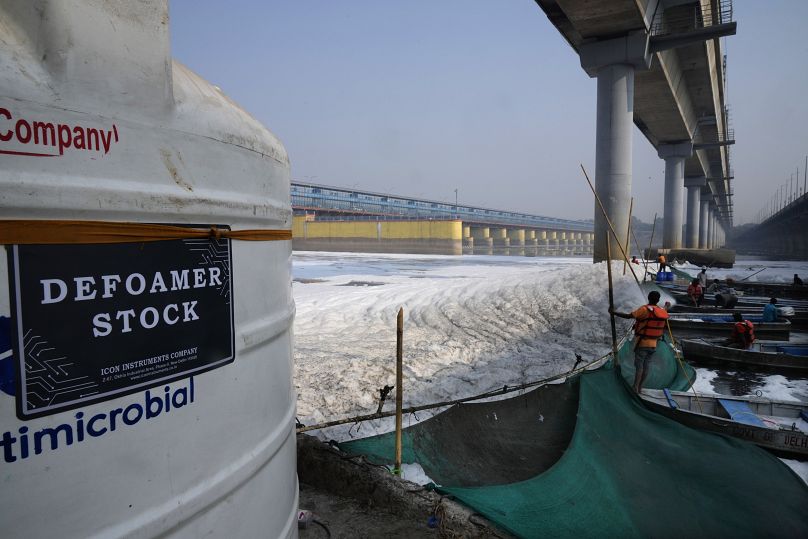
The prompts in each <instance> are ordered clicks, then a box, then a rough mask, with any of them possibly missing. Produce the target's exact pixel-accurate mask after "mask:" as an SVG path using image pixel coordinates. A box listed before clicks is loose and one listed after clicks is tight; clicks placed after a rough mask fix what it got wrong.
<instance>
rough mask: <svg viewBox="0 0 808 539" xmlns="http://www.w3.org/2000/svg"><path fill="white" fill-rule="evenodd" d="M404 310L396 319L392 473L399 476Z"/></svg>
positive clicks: (402, 395) (402, 394) (402, 401)
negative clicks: (394, 435) (394, 436)
mask: <svg viewBox="0 0 808 539" xmlns="http://www.w3.org/2000/svg"><path fill="white" fill-rule="evenodd" d="M403 358H404V308H403V307H402V308H400V309H399V310H398V317H397V318H396V463H395V468H394V469H393V473H394V474H396V475H401V427H402V420H401V419H402V418H401V413H402V409H403V408H404V386H403V383H402V382H403V379H404V368H403V363H404V359H403Z"/></svg>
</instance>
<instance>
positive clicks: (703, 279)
mask: <svg viewBox="0 0 808 539" xmlns="http://www.w3.org/2000/svg"><path fill="white" fill-rule="evenodd" d="M696 277H697V278H698V279H699V284H700V285H701V289H702V291H704V289H705V288H707V266H702V267H701V271H700V272H699V274H698V275H697V276H696Z"/></svg>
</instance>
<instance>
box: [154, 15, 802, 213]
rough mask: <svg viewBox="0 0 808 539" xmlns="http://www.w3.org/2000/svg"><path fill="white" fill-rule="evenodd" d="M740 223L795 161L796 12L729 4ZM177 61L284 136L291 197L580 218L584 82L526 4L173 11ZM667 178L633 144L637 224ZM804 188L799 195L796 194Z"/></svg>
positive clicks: (562, 45) (586, 154)
mask: <svg viewBox="0 0 808 539" xmlns="http://www.w3.org/2000/svg"><path fill="white" fill-rule="evenodd" d="M734 5H735V19H736V20H737V21H738V34H737V35H736V36H732V37H729V38H727V39H726V40H725V43H726V46H727V49H726V51H727V52H728V54H729V57H728V67H727V73H728V80H729V89H728V97H729V100H728V103H729V104H730V106H731V108H732V113H733V123H734V127H735V136H736V139H737V141H738V142H737V144H736V145H735V146H734V147H733V149H732V156H733V166H734V169H735V177H736V179H735V193H736V195H735V203H736V208H735V216H736V217H735V219H736V224H739V223H742V222H745V221H748V220H752V219H755V218H756V216H757V212H758V209H759V208H760V207H761V206H763V204H764V202H765V200H767V199H768V198H769V197H770V196H771V194H772V193H773V192H774V191H775V190H776V189H777V187H778V186H779V185H781V184H782V183H784V182H786V181H788V180H789V176H790V175H791V174H793V173H796V168H797V167H799V168H800V177H801V178H802V175H803V168H804V159H805V156H806V154H808V40H806V38H805V35H806V23H808V1H806V0H766V1H765V2H761V1H757V0H736V1H735V2H734ZM170 6H171V31H172V47H173V55H174V57H175V58H176V59H177V60H179V61H180V62H182V63H184V64H186V65H187V66H189V67H190V68H191V69H193V70H194V71H196V72H197V73H199V74H200V75H202V76H203V77H205V78H206V79H208V80H209V81H211V82H212V83H214V84H216V85H218V86H220V87H221V88H222V90H223V91H224V92H225V93H226V94H228V95H229V96H230V97H231V98H233V99H234V100H235V101H236V102H238V103H239V104H240V105H241V106H242V107H244V108H245V109H246V110H247V111H249V112H250V113H251V114H252V115H253V116H255V117H256V118H257V119H259V120H260V121H262V122H263V123H264V124H265V125H266V126H267V127H268V128H269V129H270V130H271V131H273V132H274V133H275V134H276V135H278V136H279V137H280V139H281V140H282V141H283V143H284V145H285V146H286V149H287V150H288V152H289V155H290V158H291V161H292V177H293V178H294V179H298V180H304V181H313V182H317V183H323V184H330V185H339V186H346V187H355V188H358V189H368V190H374V191H383V192H391V193H398V194H402V195H410V196H418V197H424V198H434V199H438V200H446V201H454V189H455V188H457V189H458V190H459V198H460V201H461V203H464V204H472V205H482V206H490V207H495V208H502V209H512V210H517V211H524V212H529V213H536V214H542V215H549V216H554V217H567V218H591V217H592V214H593V209H594V204H593V201H592V195H591V193H590V191H589V188H588V187H587V185H586V182H585V180H584V179H583V177H582V175H581V172H580V169H579V166H578V164H579V163H581V162H582V163H583V164H584V166H586V167H587V169H588V170H589V171H590V174H592V175H593V174H594V162H595V98H596V96H595V93H596V81H595V79H590V78H589V77H588V76H587V75H586V74H585V73H584V72H583V70H582V69H581V67H580V65H579V62H578V57H577V55H576V54H575V53H574V51H573V50H572V48H571V47H570V46H569V45H568V44H567V43H566V41H564V39H563V38H562V37H561V35H560V34H559V33H558V31H557V30H556V29H555V28H554V27H553V26H552V25H551V24H550V23H549V21H548V20H547V17H546V16H545V15H544V12H543V11H541V9H540V8H539V7H538V6H537V5H536V4H535V2H533V0H462V1H461V0H399V1H392V0H341V1H335V0H278V1H271V2H268V1H246V0H231V1H229V2H221V1H217V2H213V1H191V0H174V1H172V2H171V4H170ZM663 179H664V162H663V161H662V160H660V159H659V158H658V157H657V156H656V152H655V151H654V150H653V148H652V147H651V145H650V143H648V141H646V140H645V138H644V137H643V136H642V135H641V134H640V133H639V131H638V130H637V129H636V128H635V136H634V180H633V192H634V196H635V215H637V216H638V217H640V218H641V219H643V220H645V221H650V220H651V219H652V217H653V214H654V213H655V212H658V213H659V214H660V215H661V214H662V202H663V195H662V192H663ZM800 185H802V180H801V181H800Z"/></svg>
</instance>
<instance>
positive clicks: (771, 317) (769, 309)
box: [763, 298, 777, 322]
mask: <svg viewBox="0 0 808 539" xmlns="http://www.w3.org/2000/svg"><path fill="white" fill-rule="evenodd" d="M763 322H777V298H772V299H770V300H769V303H768V304H767V305H766V306H765V307H763Z"/></svg>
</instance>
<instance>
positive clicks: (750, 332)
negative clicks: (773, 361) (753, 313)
mask: <svg viewBox="0 0 808 539" xmlns="http://www.w3.org/2000/svg"><path fill="white" fill-rule="evenodd" d="M735 332H736V333H737V334H738V335H740V336H741V338H742V339H743V341H744V342H745V343H746V345H747V346H749V345H750V344H752V343H753V342H755V325H754V324H753V323H752V322H750V321H749V320H744V321H743V322H735Z"/></svg>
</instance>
